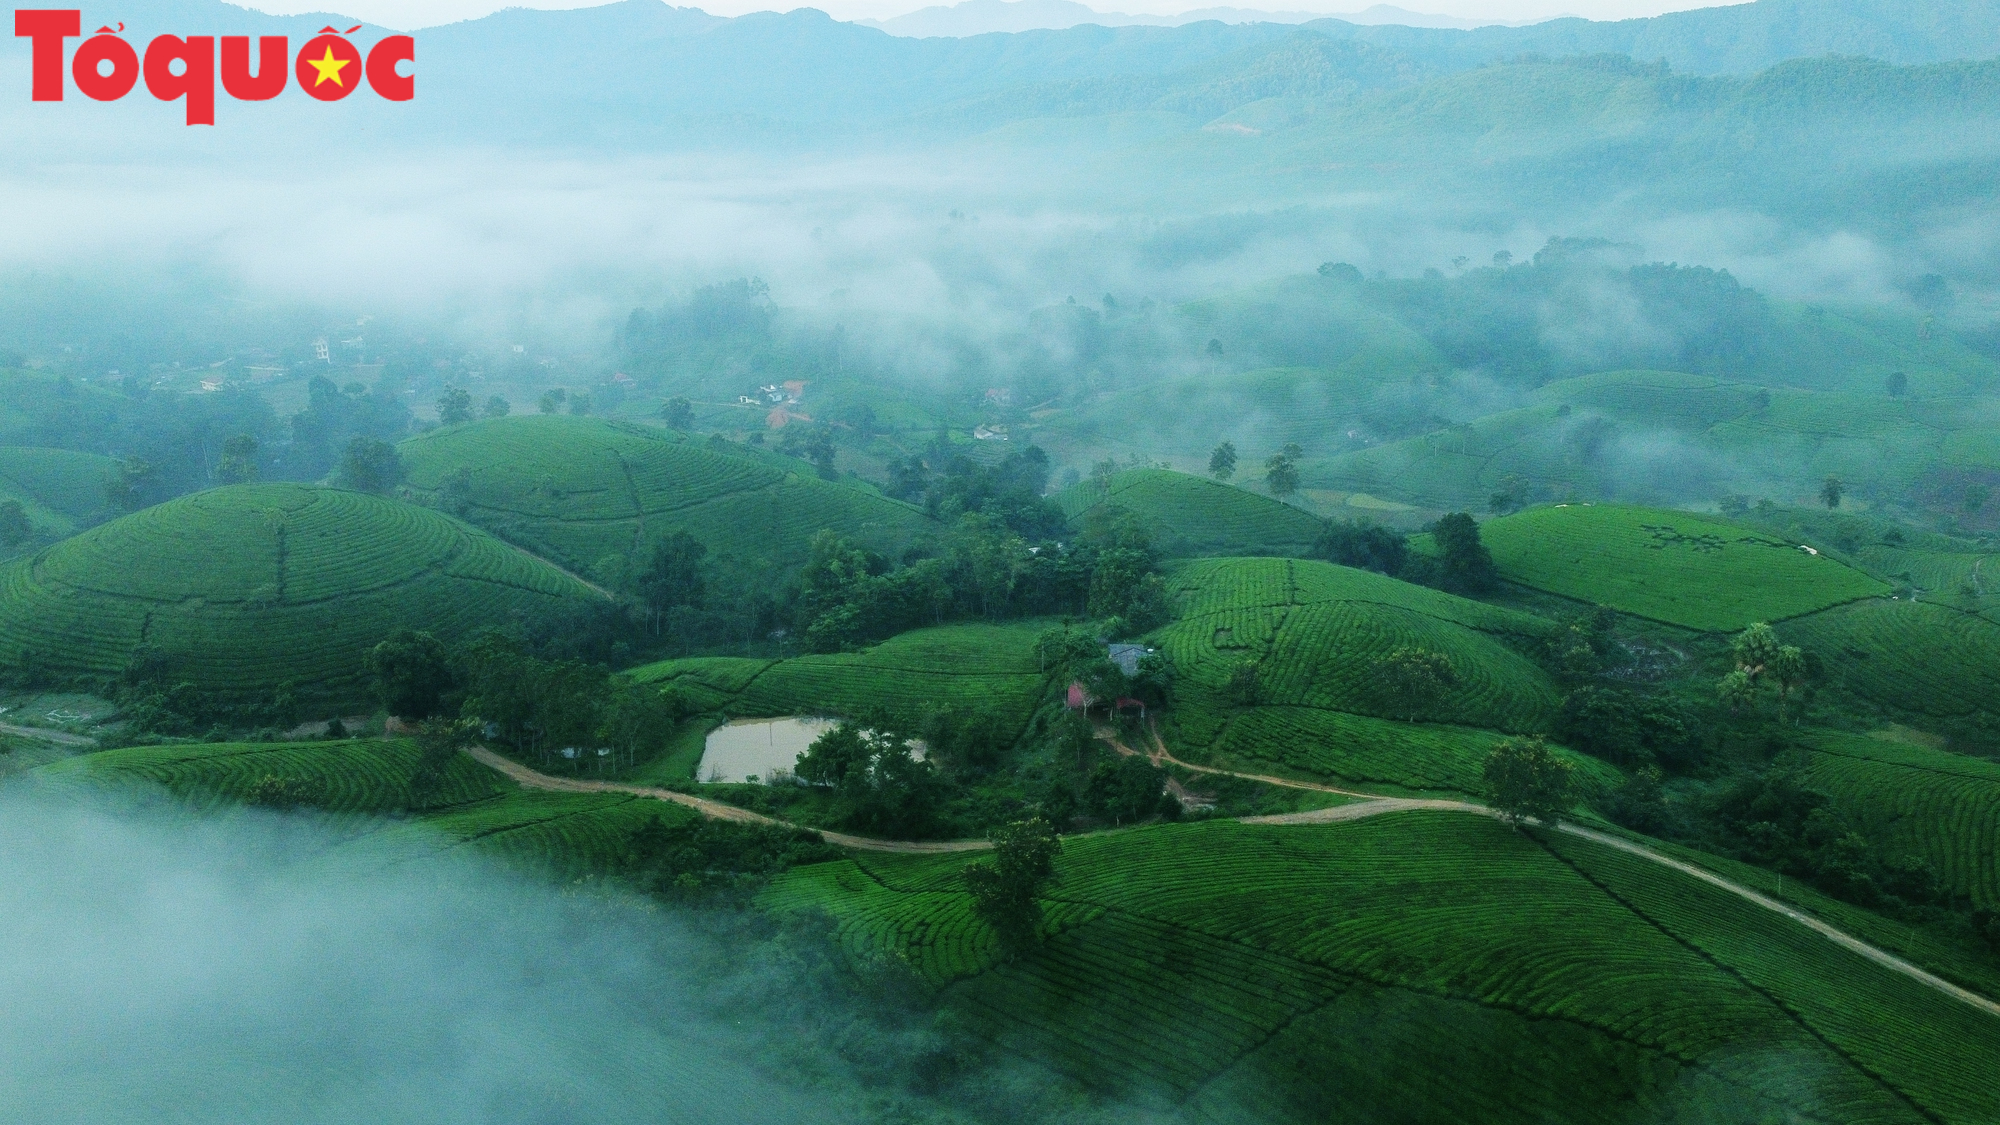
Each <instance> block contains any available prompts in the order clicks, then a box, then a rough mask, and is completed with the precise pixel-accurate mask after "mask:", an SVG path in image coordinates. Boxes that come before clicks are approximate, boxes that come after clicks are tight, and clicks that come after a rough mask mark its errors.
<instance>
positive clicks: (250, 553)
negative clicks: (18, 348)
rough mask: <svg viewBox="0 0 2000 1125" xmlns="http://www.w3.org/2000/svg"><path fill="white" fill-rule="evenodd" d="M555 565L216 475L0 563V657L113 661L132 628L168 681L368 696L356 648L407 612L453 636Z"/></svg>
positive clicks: (558, 583)
mask: <svg viewBox="0 0 2000 1125" xmlns="http://www.w3.org/2000/svg"><path fill="white" fill-rule="evenodd" d="M597 596H598V595H596V594H594V593H592V592H591V591H590V590H589V589H588V588H587V587H585V586H583V585H582V584H581V583H579V582H577V581H576V580H575V579H573V578H570V577H569V576H567V575H565V574H563V573H562V572H561V571H559V570H557V569H556V568H554V567H552V566H549V565H547V564H546V563H542V562H539V561H537V560H535V559H533V558H530V557H528V556H526V555H524V554H522V553H521V552H520V551H517V550H514V549H513V548H511V547H508V546H507V545H506V544H504V543H500V542H498V541H496V540H494V539H493V538H492V537H490V536H488V535H486V534H485V533H483V532H480V531H478V530H476V529H474V528H471V527H468V526H466V525H465V524H462V523H460V522H458V521H457V520H453V519H451V518H449V517H447V516H443V515H440V514H438V513H437V512H434V511H431V510H429V509H426V508H420V507H417V506H415V505H412V504H404V503H399V502H397V501H394V500H385V499H382V498H380V497H375V496H367V495H363V494H360V493H354V492H344V491H339V490H335V489H328V488H313V487H307V486H304V485H294V484H255V485H235V486H231V487H227V488H217V489H211V490H210V491H207V492H201V493H196V494H195V495H192V496H186V497H182V498H181V499H178V500H173V501H170V502H168V503H165V504H161V505H158V506H156V507H152V508H148V509H145V510H144V511H140V512H136V513H134V514H132V515H129V516H126V517H124V518H122V519H119V520H115V521H113V522H111V523H108V524H104V525H102V526H99V527H95V528H92V529H91V530H90V531H88V532H85V533H84V534H82V535H79V536H77V537H75V538H74V539H69V540H66V541H64V542H62V543H59V544H57V545H55V546H54V547H51V548H49V549H47V550H45V551H43V552H41V553H40V554H38V555H36V556H35V557H33V558H32V559H23V560H20V561H18V562H15V563H13V564H10V565H9V566H7V567H6V568H5V569H4V570H0V661H5V662H8V663H13V664H19V663H20V662H21V661H23V659H30V660H32V661H34V662H36V663H37V664H38V665H39V666H41V667H45V668H47V669H49V670H50V671H53V672H58V673H67V674H84V675H115V674H117V673H119V672H120V671H122V670H123V669H124V667H125V665H126V661H127V660H128V659H129V658H130V657H131V655H132V652H133V650H134V649H135V648H136V647H137V646H138V645H140V644H142V643H143V644H150V645H154V646H157V647H159V648H161V649H163V650H165V652H166V653H167V654H168V655H169V657H170V659H171V661H172V665H171V674H172V676H173V677H174V678H175V679H176V680H178V681H184V682H188V683H192V684H195V685H196V686H198V687H201V688H203V689H206V690H210V691H215V692H221V693H226V694H232V695H239V696H253V695H261V694H264V693H268V692H270V691H272V690H273V689H275V688H276V687H277V686H278V685H280V684H283V683H286V682H290V683H292V684H294V685H296V687H297V690H298V691H299V692H300V694H301V695H302V696H304V697H306V698H323V699H325V700H327V701H339V702H358V701H360V700H362V699H364V698H366V696H367V689H366V684H365V683H364V680H365V678H366V677H365V674H364V671H363V667H362V661H363V658H364V655H365V653H366V652H367V650H368V649H370V648H372V647H373V646H374V645H376V644H377V643H379V642H380V641H381V640H382V638H383V637H385V636H387V635H388V634H389V633H391V632H392V631H394V630H396V629H398V628H402V627H412V628H419V629H428V630H430V631H431V632H433V633H436V634H437V635H438V636H439V637H440V638H443V639H445V640H447V641H455V640H457V639H458V638H460V637H463V636H465V635H468V634H469V633H470V632H472V631H473V630H476V629H479V628H483V627H486V626H489V625H493V624H496V623H504V622H506V621H508V620H509V619H510V618H512V617H514V616H515V615H517V614H521V613H526V612H533V611H538V610H541V609H544V608H547V607H551V606H554V605H555V604H556V603H558V602H559V601H560V600H561V599H563V598H568V597H597Z"/></svg>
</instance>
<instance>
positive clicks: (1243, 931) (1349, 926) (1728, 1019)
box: [766, 813, 2000, 1125]
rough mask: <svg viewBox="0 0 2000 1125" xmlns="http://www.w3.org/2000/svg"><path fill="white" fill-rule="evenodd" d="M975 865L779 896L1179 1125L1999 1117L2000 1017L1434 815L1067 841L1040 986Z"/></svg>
mask: <svg viewBox="0 0 2000 1125" xmlns="http://www.w3.org/2000/svg"><path fill="white" fill-rule="evenodd" d="M965 863H966V860H965V859H964V858H963V857H903V856H876V855H866V856H863V855H856V856H854V857H852V858H850V859H849V860H846V861H843V862H838V863H830V864H821V865H816V866H813V867H809V868H802V869H798V870H796V871H794V872H791V873H790V874H788V875H786V876H784V877H782V878H781V880H780V881H779V882H778V883H777V884H775V885H774V886H773V887H772V888H771V889H770V891H768V892H767V894H766V901H767V903H768V904H769V905H771V906H772V907H774V908H777V909H794V908H801V907H816V908H822V909H827V910H831V911H833V912H834V913H835V914H836V915H837V916H838V917H839V918H840V920H841V923H842V931H841V932H842V937H843V940H844V941H845V943H846V944H847V945H848V947H849V948H851V949H853V950H854V951H855V952H857V953H862V954H874V955H888V956H898V957H902V958H905V959H907V960H908V961H909V963H910V964H911V965H912V966H913V967H914V968H915V969H916V970H917V971H918V972H919V974H921V975H922V976H923V977H924V978H925V979H926V980H928V981H929V982H930V983H931V985H932V987H933V988H935V989H936V990H937V992H938V995H939V997H940V999H941V1002H942V1003H944V1004H945V1005H946V1006H947V1007H948V1008H950V1009H951V1010H952V1011H953V1012H955V1013H956V1014H957V1016H958V1018H960V1019H962V1020H964V1021H966V1023H967V1024H968V1025H970V1026H973V1027H975V1028H978V1029H980V1030H981V1031H983V1032H984V1033H985V1034H987V1035H988V1036H990V1037H991V1038H992V1039H994V1040H995V1041H997V1042H999V1043H1001V1044H1003V1045H1006V1046H1009V1047H1011V1048H1013V1049H1015V1050H1018V1051H1020V1052H1022V1053H1024V1054H1028V1055H1030V1056H1032V1057H1035V1058H1038V1059H1043V1060H1047V1061H1050V1062H1052V1063H1053V1064H1054V1065H1056V1066H1058V1067H1059V1068H1061V1069H1062V1070H1064V1071H1065V1072H1067V1073H1069V1074H1071V1075H1072V1076H1074V1077H1076V1078H1077V1079H1078V1080H1080V1081H1083V1082H1085V1083H1087V1084H1089V1085H1091V1086H1094V1087H1096V1088H1097V1089H1099V1090H1102V1091H1104V1092H1105V1093H1107V1094H1110V1095H1113V1096H1116V1097H1120V1098H1124V1099H1128V1100H1131V1101H1134V1102H1136V1103H1139V1104H1140V1105H1142V1106H1146V1107H1149V1108H1157V1109H1158V1110H1159V1111H1161V1112H1168V1113H1175V1114H1176V1118H1177V1119H1180V1120H1188V1121H1237V1120H1256V1121H1268V1122H1290V1121H1299V1122H1305V1121H1327V1120H1391V1121H1445V1120H1452V1121H1481V1122H1510V1121H1524V1122H1525V1121H1534V1122H1592V1123H1595V1122H1603V1121H1684V1122H1689V1123H1690V1125H1692V1123H1694V1122H1737V1121H1742V1122H1753V1121H1767V1120H1787V1119H1791V1120H1823V1121H1841V1122H1876V1121H1879V1122H1905V1121H1908V1122H1919V1121H1924V1120H1927V1119H1928V1120H1934V1121H1947V1122H1961V1121H1963V1122H1980V1121H1989V1120H1992V1119H1993V1117H1994V1115H1995V1114H1996V1113H2000V1098H1996V1094H1995V1091H1994V1089H1993V1087H1992V1085H1991V1083H1990V1082H1989V1081H1988V1080H1987V1077H1986V1075H1985V1070H1986V1066H1985V1062H1984V1060H1987V1059H1990V1058H1992V1057H1995V1052H2000V1021H1996V1020H1994V1019H1993V1018H1992V1017H1991V1016H1988V1015H1985V1014H1983V1013H1980V1012H1976V1011H1973V1010H1972V1009H1970V1008H1967V1007H1965V1006H1964V1005H1961V1004H1958V1003H1956V1002H1955V1001H1951V1000H1947V999H1945V998H1943V997H1940V996H1938V995H1937V994H1935V993H1931V992H1929V991H1927V990H1924V989H1922V988H1921V987H1919V986H1917V985H1915V984H1913V983H1910V982H1907V981H1906V980H1905V979H1903V978H1901V977H1898V976H1895V975H1894V974H1891V973H1889V972H1887V971H1886V970H1883V969H1880V968H1878V967H1876V966H1874V965H1873V964H1872V963H1869V962H1866V961H1864V960H1862V959H1860V958H1858V957H1855V956H1853V955H1850V954H1848V953H1846V952H1845V951H1842V950H1840V949H1839V948H1838V947H1836V946H1834V945H1832V944H1831V943H1829V942H1826V941H1825V940H1824V939H1821V938H1819V937H1817V936H1815V935H1813V934H1811V933H1810V932H1809V931H1806V930H1805V929H1803V928H1802V927H1799V926H1797V925H1796V924H1795V923H1792V922H1790V921H1788V920H1786V919H1783V918H1781V917H1778V916H1776V915H1773V914H1770V913H1768V912H1764V911H1760V910H1758V909H1756V908H1754V907H1751V906H1749V905H1748V904H1744V903H1742V902H1741V901H1740V900H1737V899H1735V898H1733V897H1731V896H1728V895H1726V894H1724V893H1722V892H1719V891H1716V890H1714V889H1712V888H1709V887H1707V886H1705V885H1703V884H1699V883H1696V882H1695V881H1693V880H1691V879H1688V878H1686V877H1685V876H1681V875H1678V874H1676V873H1674V872H1671V871H1667V870H1665V869H1662V868H1659V867H1656V866H1654V865H1652V864H1648V863H1645V862H1644V861H1641V860H1636V859H1632V858H1629V857H1625V856H1622V855H1620V854H1619V853H1616V852H1612V851H1610V850H1609V849H1605V848H1602V847H1600V846H1597V845H1593V844H1589V843H1587V842H1581V841H1572V840H1568V839H1565V838H1561V837H1557V838H1555V839H1553V840H1552V841H1551V842H1550V844H1549V846H1543V845H1541V844H1538V843H1536V842H1535V841H1533V840H1531V839H1530V838H1529V837H1527V836H1524V835H1522V834H1520V833H1517V832H1514V831H1512V830H1509V829H1507V828H1505V827H1503V826H1501V825H1498V824H1495V823H1492V822H1490V821H1486V820H1484V819H1483V818H1475V817H1470V816H1461V815H1449V814H1421V813H1416V814H1393V815H1388V816H1382V817H1378V818H1373V819H1370V820H1366V821H1361V822H1358V823H1354V824H1346V825H1334V826H1328V827H1324V828H1272V827H1254V826H1246V825H1241V824H1236V823H1231V822H1217V823H1209V824H1200V825H1182V826H1166V827H1159V828H1153V829H1145V830H1139V831H1133V832H1125V833H1116V834H1111V835H1106V836H1097V837H1083V838H1072V839H1071V840H1069V841H1068V842H1067V844H1066V846H1065V850H1064V854H1063V856H1062V858H1061V860H1060V862H1059V864H1058V875H1059V881H1058V882H1057V883H1056V884H1055V885H1054V887H1053V888H1052V889H1051V890H1050V891H1049V892H1048V893H1047V895H1046V899H1047V910H1048V921H1049V923H1050V927H1049V928H1050V930H1051V934H1050V937H1049V938H1048V940H1047V941H1046V943H1045V944H1044V945H1043V946H1042V948H1041V949H1039V950H1038V951H1036V952H1035V953H1033V954H1032V955H1030V956H1028V957H1026V958H1024V959H1022V960H1019V961H1015V962H1005V961H1003V960H1002V959H1001V958H1000V957H999V956H998V950H997V949H996V948H995V947H994V945H993V944H992V942H991V940H990V938H989V937H988V935H987V933H986V932H985V930H984V929H983V927H981V926H980V925H979V924H978V923H977V922H976V921H975V920H974V919H973V918H972V916H971V911H970V905H969V900H968V898H967V896H966V895H965V894H964V893H963V892H962V890H961V889H960V888H961V886H962V884H961V883H960V881H959V876H958V872H959V871H960V870H961V869H962V868H963V867H964V865H965ZM1447 1074H1448V1075H1450V1080H1449V1081H1441V1080H1440V1076H1441V1075H1447Z"/></svg>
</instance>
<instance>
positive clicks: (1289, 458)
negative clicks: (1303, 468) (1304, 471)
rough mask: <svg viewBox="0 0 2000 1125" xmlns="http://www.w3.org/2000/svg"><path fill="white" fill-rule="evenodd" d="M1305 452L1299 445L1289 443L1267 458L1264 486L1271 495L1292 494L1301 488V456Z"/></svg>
mask: <svg viewBox="0 0 2000 1125" xmlns="http://www.w3.org/2000/svg"><path fill="white" fill-rule="evenodd" d="M1304 452H1305V451H1304V450H1302V449H1300V448H1299V447H1298V446H1297V445H1287V446H1285V448H1283V449H1281V450H1279V451H1278V452H1276V453H1273V454H1271V456H1270V457H1268V458H1266V459H1265V461H1264V487H1265V488H1268V489H1270V491H1271V495H1273V496H1290V495H1291V494H1292V493H1294V492H1297V491H1298V490H1299V457H1300V456H1302V455H1303V454H1304Z"/></svg>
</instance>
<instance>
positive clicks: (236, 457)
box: [215, 434, 257, 484]
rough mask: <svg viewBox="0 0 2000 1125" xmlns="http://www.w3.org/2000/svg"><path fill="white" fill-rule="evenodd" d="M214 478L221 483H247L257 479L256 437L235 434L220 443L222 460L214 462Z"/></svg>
mask: <svg viewBox="0 0 2000 1125" xmlns="http://www.w3.org/2000/svg"><path fill="white" fill-rule="evenodd" d="M215 479H216V480H218V481H220V482H222V483H223V484H248V483H249V482H251V481H253V480H256V479H257V439H256V438H253V437H251V436H250V435H249V434H237V435H236V436H235V437H233V438H230V439H229V440H228V441H225V442H223V443H222V460H221V461H219V462H217V463H216V466H215Z"/></svg>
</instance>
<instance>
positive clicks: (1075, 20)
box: [853, 0, 1527, 39]
mask: <svg viewBox="0 0 2000 1125" xmlns="http://www.w3.org/2000/svg"><path fill="white" fill-rule="evenodd" d="M1323 19H1336V20H1340V21H1342V22H1344V23H1351V24H1354V25H1356V26H1359V27H1374V26H1378V25H1382V24H1396V25H1399V26H1402V27H1441V28H1459V29H1465V28H1473V27H1487V26H1502V27H1523V26H1526V25H1527V21H1519V22H1513V23H1509V22H1508V21H1505V20H1468V19H1459V18H1458V17H1456V16H1440V15H1432V14H1430V13H1426V12H1412V11H1410V10H1409V9H1407V8H1398V7H1396V6H1395V5H1393V4H1376V5H1375V6H1373V7H1371V8H1368V9H1365V10H1363V11H1359V12H1344V13H1329V12H1267V11H1263V10H1260V9H1257V8H1227V7H1224V8H1199V9H1196V10H1194V11H1191V12H1182V13H1180V14H1179V15H1172V16H1155V15H1146V14H1143V13H1142V14H1139V15H1128V14H1126V13H1124V12H1100V11H1096V10H1095V9H1092V8H1090V7H1088V6H1086V5H1083V4H1078V3H1076V2H1075V0H963V3H958V4H952V5H949V6H945V5H937V6H934V7H929V8H923V9H920V10H918V11H915V12H910V13H908V14H907V15H901V16H896V17H895V18H893V19H886V20H855V21H853V22H855V23H858V24H860V25H861V26H863V27H878V28H881V29H882V30H883V31H886V32H888V33H889V34H891V35H901V36H907V37H909V38H913V39H929V38H932V37H936V36H950V37H963V36H967V35H988V34H992V33H994V32H1010V33H1011V32H1021V31H1060V30H1062V29H1064V28H1070V27H1077V26H1079V25H1082V24H1096V25H1097V26H1099V27H1180V26H1183V25H1185V24H1190V23H1200V22H1201V21H1203V20H1217V21H1219V22H1221V23H1289V24H1297V23H1311V22H1312V21H1314V20H1323Z"/></svg>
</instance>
